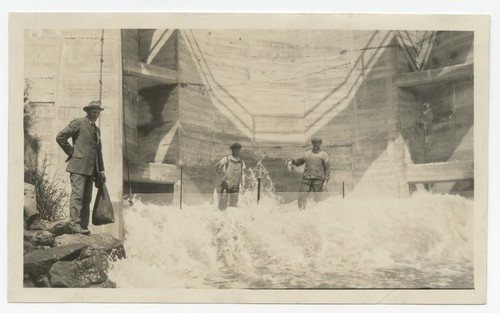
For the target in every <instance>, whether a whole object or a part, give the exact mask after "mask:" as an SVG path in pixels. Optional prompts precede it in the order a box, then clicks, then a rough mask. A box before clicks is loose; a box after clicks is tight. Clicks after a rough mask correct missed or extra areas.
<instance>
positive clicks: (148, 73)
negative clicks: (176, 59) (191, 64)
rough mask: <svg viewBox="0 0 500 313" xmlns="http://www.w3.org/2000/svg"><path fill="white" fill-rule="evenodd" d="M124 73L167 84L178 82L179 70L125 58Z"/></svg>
mask: <svg viewBox="0 0 500 313" xmlns="http://www.w3.org/2000/svg"><path fill="white" fill-rule="evenodd" d="M123 73H124V74H125V75H131V76H134V77H139V78H146V79H151V80H155V81H158V82H162V83H165V84H177V71H174V70H170V69H167V68H163V67H159V66H156V65H150V64H146V63H143V62H133V61H129V60H123Z"/></svg>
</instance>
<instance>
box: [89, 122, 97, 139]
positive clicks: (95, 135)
mask: <svg viewBox="0 0 500 313" xmlns="http://www.w3.org/2000/svg"><path fill="white" fill-rule="evenodd" d="M90 125H92V129H93V130H94V134H93V135H94V139H95V140H96V141H98V140H99V138H98V136H97V129H96V126H95V123H94V122H92V123H90Z"/></svg>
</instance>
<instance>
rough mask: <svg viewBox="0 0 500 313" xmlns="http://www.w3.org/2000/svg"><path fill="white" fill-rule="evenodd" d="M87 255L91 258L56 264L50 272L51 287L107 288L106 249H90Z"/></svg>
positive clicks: (107, 264)
mask: <svg viewBox="0 0 500 313" xmlns="http://www.w3.org/2000/svg"><path fill="white" fill-rule="evenodd" d="M87 253H89V254H90V256H89V257H86V258H84V259H77V260H74V261H59V262H57V263H55V264H54V265H53V266H52V267H51V269H50V271H49V278H50V283H51V285H52V286H53V287H72V288H83V287H91V286H94V285H98V286H107V284H106V282H108V275H107V271H108V267H109V262H108V254H107V253H106V251H105V250H104V249H100V250H95V249H88V252H87ZM103 284H104V285H103ZM108 284H109V283H108Z"/></svg>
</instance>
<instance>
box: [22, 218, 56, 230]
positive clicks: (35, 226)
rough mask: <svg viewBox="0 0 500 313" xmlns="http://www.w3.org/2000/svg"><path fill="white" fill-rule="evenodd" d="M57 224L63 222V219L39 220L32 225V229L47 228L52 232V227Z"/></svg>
mask: <svg viewBox="0 0 500 313" xmlns="http://www.w3.org/2000/svg"><path fill="white" fill-rule="evenodd" d="M57 224H61V221H47V220H37V221H35V222H34V223H33V224H31V225H30V229H31V230H47V231H50V232H52V229H53V228H54V226H56V225H57Z"/></svg>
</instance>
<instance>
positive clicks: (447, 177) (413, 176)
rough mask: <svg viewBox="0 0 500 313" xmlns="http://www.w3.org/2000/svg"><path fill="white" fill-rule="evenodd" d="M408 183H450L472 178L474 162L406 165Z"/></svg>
mask: <svg viewBox="0 0 500 313" xmlns="http://www.w3.org/2000/svg"><path fill="white" fill-rule="evenodd" d="M404 170H406V178H407V181H408V183H412V184H416V183H435V182H451V181H458V180H465V179H473V178H474V162H472V161H453V162H441V163H427V164H413V165H407V166H406V168H405V169H404Z"/></svg>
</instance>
